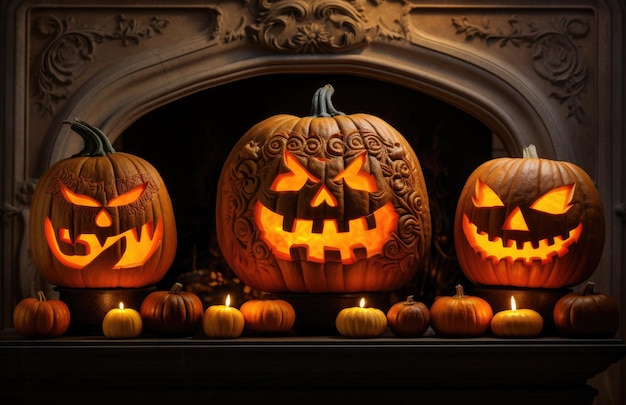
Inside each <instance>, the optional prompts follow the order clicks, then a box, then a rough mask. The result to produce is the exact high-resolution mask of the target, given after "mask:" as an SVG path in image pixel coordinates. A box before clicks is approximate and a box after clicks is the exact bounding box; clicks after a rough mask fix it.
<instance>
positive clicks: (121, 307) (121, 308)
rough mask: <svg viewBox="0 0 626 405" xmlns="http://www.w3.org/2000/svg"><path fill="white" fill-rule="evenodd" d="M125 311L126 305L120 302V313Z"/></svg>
mask: <svg viewBox="0 0 626 405" xmlns="http://www.w3.org/2000/svg"><path fill="white" fill-rule="evenodd" d="M123 309H124V303H123V302H120V311H121V310H123Z"/></svg>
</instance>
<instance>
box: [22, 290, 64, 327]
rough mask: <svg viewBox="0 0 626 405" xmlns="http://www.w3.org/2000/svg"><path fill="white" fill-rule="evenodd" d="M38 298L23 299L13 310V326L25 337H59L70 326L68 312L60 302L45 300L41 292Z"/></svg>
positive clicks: (38, 293)
mask: <svg viewBox="0 0 626 405" xmlns="http://www.w3.org/2000/svg"><path fill="white" fill-rule="evenodd" d="M37 295H38V298H32V297H30V298H24V299H23V300H21V301H20V302H18V304H17V305H16V306H15V308H14V309H13V326H14V327H15V330H16V331H17V332H18V333H19V334H21V335H22V336H26V337H59V336H61V335H63V334H64V333H65V332H66V331H67V329H68V328H69V326H70V310H69V308H68V307H67V305H66V304H65V303H64V302H63V301H61V300H47V299H46V296H45V294H44V293H43V291H38V292H37Z"/></svg>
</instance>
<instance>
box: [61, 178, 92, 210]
mask: <svg viewBox="0 0 626 405" xmlns="http://www.w3.org/2000/svg"><path fill="white" fill-rule="evenodd" d="M59 185H60V186H61V194H62V195H63V198H65V199H66V200H67V201H69V202H71V203H72V204H74V205H80V206H81V207H101V206H102V205H100V203H99V202H98V201H96V200H94V199H93V198H91V197H88V196H86V195H82V194H76V193H75V192H73V191H71V190H70V189H69V188H67V187H65V185H64V184H63V183H61V182H59Z"/></svg>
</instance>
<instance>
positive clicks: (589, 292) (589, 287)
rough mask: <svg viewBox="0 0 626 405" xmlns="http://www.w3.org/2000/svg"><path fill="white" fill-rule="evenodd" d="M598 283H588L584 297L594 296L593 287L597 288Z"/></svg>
mask: <svg viewBox="0 0 626 405" xmlns="http://www.w3.org/2000/svg"><path fill="white" fill-rule="evenodd" d="M595 285H596V283H594V282H593V281H587V284H586V285H585V290H584V291H583V295H593V286H595Z"/></svg>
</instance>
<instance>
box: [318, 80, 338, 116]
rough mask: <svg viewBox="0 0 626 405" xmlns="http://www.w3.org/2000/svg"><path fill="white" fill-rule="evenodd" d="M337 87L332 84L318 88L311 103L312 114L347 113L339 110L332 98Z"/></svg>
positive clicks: (333, 114) (331, 114) (330, 114)
mask: <svg viewBox="0 0 626 405" xmlns="http://www.w3.org/2000/svg"><path fill="white" fill-rule="evenodd" d="M334 92H335V89H334V88H333V86H331V85H330V84H327V85H325V86H324V87H320V88H319V89H317V91H316V92H315V94H314V95H313V102H312V103H311V115H312V116H314V117H334V116H335V115H345V114H344V113H342V112H341V111H337V109H336V108H335V106H334V105H333V102H332V101H331V100H330V99H331V97H332V96H333V93H334Z"/></svg>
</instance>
